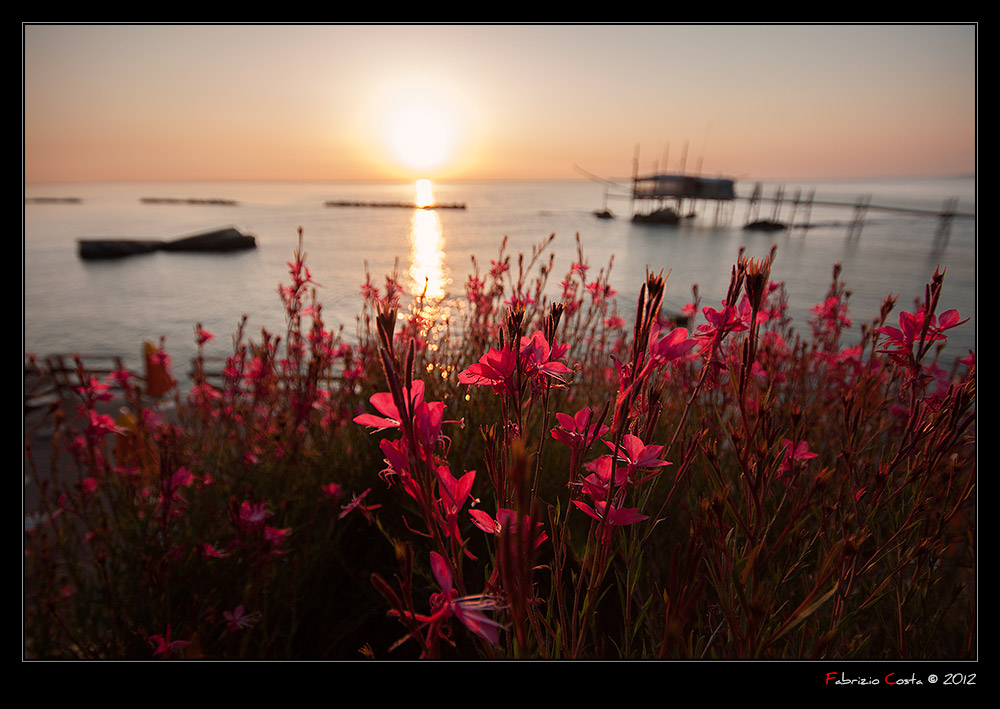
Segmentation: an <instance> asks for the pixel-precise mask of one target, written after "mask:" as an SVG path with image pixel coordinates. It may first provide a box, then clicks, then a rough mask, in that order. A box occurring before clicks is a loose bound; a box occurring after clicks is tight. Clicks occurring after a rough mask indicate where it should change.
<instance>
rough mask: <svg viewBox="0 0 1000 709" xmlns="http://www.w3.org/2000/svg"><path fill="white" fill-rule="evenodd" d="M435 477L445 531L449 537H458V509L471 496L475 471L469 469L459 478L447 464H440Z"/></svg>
mask: <svg viewBox="0 0 1000 709" xmlns="http://www.w3.org/2000/svg"><path fill="white" fill-rule="evenodd" d="M437 477H438V494H439V495H440V496H441V507H442V509H443V512H444V515H445V523H446V527H445V533H446V534H447V535H448V536H449V537H455V538H456V539H458V538H459V531H458V511H459V510H461V509H462V507H464V506H465V501H466V500H467V499H469V498H470V497H471V496H472V484H473V483H474V482H475V480H476V471H475V470H470V471H469V472H467V473H466V474H465V475H463V476H462V477H461V478H458V479H456V478H455V476H453V475H452V474H451V471H450V470H448V466H446V465H440V466H438V468H437Z"/></svg>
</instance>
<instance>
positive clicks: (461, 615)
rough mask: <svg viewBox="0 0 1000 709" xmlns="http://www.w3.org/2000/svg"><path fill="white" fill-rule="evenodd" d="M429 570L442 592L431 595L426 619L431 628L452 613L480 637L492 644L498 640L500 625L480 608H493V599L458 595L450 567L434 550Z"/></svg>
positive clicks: (494, 606) (494, 605)
mask: <svg viewBox="0 0 1000 709" xmlns="http://www.w3.org/2000/svg"><path fill="white" fill-rule="evenodd" d="M431 571H433V572H434V578H435V579H436V580H437V582H438V586H440V588H441V593H435V594H434V595H432V596H431V611H432V615H431V616H430V617H429V618H426V620H427V621H428V622H429V623H430V624H431V627H432V629H435V628H438V627H439V626H440V624H441V623H443V622H444V621H445V620H447V619H448V618H449V617H451V616H452V615H454V616H455V617H456V618H458V619H459V620H460V621H461V622H462V624H463V625H464V626H465V627H466V628H468V629H469V630H471V631H472V632H473V633H475V634H476V635H478V636H479V637H481V638H483V639H484V640H486V641H487V642H488V643H490V644H492V645H496V643H497V641H498V640H499V634H498V632H497V629H498V628H499V627H500V624H499V623H497V622H496V621H493V620H490V619H489V618H488V617H486V616H485V615H483V613H482V612H481V611H483V610H494V609H495V608H496V607H497V604H496V602H495V601H494V600H493V599H492V598H489V597H488V596H466V597H464V598H459V597H458V591H457V590H455V589H454V588H453V587H452V578H451V570H450V569H449V568H448V562H446V561H445V560H444V557H442V556H441V555H440V554H438V553H437V552H434V551H432V552H431Z"/></svg>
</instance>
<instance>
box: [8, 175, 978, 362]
mask: <svg viewBox="0 0 1000 709" xmlns="http://www.w3.org/2000/svg"><path fill="white" fill-rule="evenodd" d="M755 184H756V183H753V182H739V183H738V184H737V193H738V195H740V196H741V197H748V196H749V195H750V194H751V192H752V191H753V188H754V185H755ZM433 187H434V197H435V199H436V200H437V202H439V203H463V204H465V205H466V208H465V209H439V210H415V209H406V208H372V207H329V206H325V203H326V202H327V201H328V200H336V201H347V200H357V201H363V202H413V201H414V199H415V188H414V183H412V182H406V183H404V182H396V183H376V182H371V183H347V182H325V183H320V182H270V183H265V182H211V183H209V182H205V183H194V182H190V183H184V182H171V183H122V184H111V183H64V184H28V185H25V187H24V192H25V197H26V203H25V205H24V212H23V242H22V248H23V269H24V270H23V346H24V352H25V353H33V354H37V355H39V356H44V355H47V354H50V353H72V352H78V353H83V354H88V355H120V356H123V357H124V358H125V361H126V363H127V364H128V366H130V367H135V368H136V369H139V368H141V362H142V359H141V350H142V344H143V342H144V341H147V340H149V341H153V342H158V341H159V339H160V337H161V336H162V337H165V338H166V339H165V343H166V347H167V350H168V352H169V353H170V354H171V356H172V357H173V358H174V361H175V363H176V365H175V366H176V369H177V371H178V373H182V372H183V371H186V366H187V365H186V363H187V362H189V361H190V358H191V357H192V356H193V355H194V353H195V344H194V327H195V325H196V324H197V323H201V324H202V325H203V327H204V328H205V329H207V330H208V331H210V332H212V333H214V334H215V338H214V339H213V340H212V341H211V342H210V343H209V350H208V354H210V355H216V356H225V355H227V354H229V353H231V351H232V338H231V335H233V334H234V333H235V331H236V327H237V324H238V322H239V321H240V318H241V316H242V315H244V314H246V315H248V316H249V329H248V334H249V335H251V336H254V337H257V336H259V331H260V328H261V327H266V328H268V329H269V330H270V331H272V332H275V333H281V332H282V331H283V329H284V316H283V311H282V308H281V302H280V300H279V297H278V295H277V288H278V286H279V284H288V283H289V282H290V277H289V274H288V266H287V262H289V261H290V260H292V257H293V252H294V250H295V248H296V247H297V245H298V229H299V227H301V228H302V229H303V234H304V241H303V246H304V251H305V253H306V265H307V267H308V268H309V271H310V272H311V274H312V277H313V279H314V280H315V281H316V282H317V283H319V284H320V286H321V288H320V290H319V294H320V299H321V301H322V303H323V306H324V311H323V312H324V318H325V320H326V322H327V325H328V326H333V327H336V326H338V325H341V324H342V325H343V326H344V333H343V336H344V339H345V340H347V341H352V340H353V339H354V338H355V333H356V319H357V314H358V313H359V312H360V310H361V304H362V299H361V295H360V286H361V284H362V283H363V282H364V280H365V273H366V269H367V270H368V271H369V272H370V273H371V274H372V276H373V278H375V279H376V281H378V282H382V280H383V276H384V275H385V274H387V273H389V272H391V271H393V270H394V269H396V270H397V271H398V273H399V275H400V277H401V278H402V279H403V282H404V283H405V284H407V286H408V287H409V286H412V287H414V288H418V287H423V285H424V283H425V279H427V280H426V282H427V283H428V284H429V287H430V289H431V290H432V291H434V290H435V289H438V290H439V291H440V292H441V293H442V294H444V295H445V296H448V295H453V296H460V295H462V293H463V292H464V284H465V281H466V279H467V277H468V275H469V274H470V273H471V269H472V265H473V264H472V257H473V256H475V257H476V258H477V259H478V261H479V264H480V268H481V269H482V270H483V271H485V270H487V269H488V268H489V264H490V260H491V259H495V258H497V254H498V250H499V248H500V245H501V242H502V241H503V239H504V237H507V238H508V247H507V250H508V253H510V254H512V255H513V256H514V263H515V264H516V257H517V254H518V253H525V254H530V253H531V250H532V248H533V247H534V246H536V245H537V244H539V243H540V242H542V241H544V240H545V239H546V238H547V237H548V236H549V235H550V234H555V240H554V241H553V242H552V244H551V247H550V248H551V250H552V251H553V252H554V253H555V257H556V258H555V273H554V274H553V277H552V279H551V283H552V285H553V287H554V288H558V283H559V281H560V280H561V279H562V274H564V273H566V271H568V269H569V268H570V267H571V265H572V264H573V262H574V261H576V260H577V251H576V239H575V236H576V234H579V235H580V240H581V242H582V244H583V250H584V257H585V259H586V261H587V262H588V264H589V266H590V274H592V275H593V274H596V273H597V272H598V271H599V270H600V269H602V268H604V269H607V268H608V265H609V262H610V261H611V259H612V258H613V266H612V268H611V284H612V286H613V287H614V288H615V289H616V290H617V292H618V298H619V306H620V308H621V310H622V311H623V312H627V311H628V310H629V309H630V308H634V301H635V299H636V297H637V294H638V290H639V286H640V284H641V283H642V282H643V280H644V278H645V274H646V271H647V268H648V269H651V270H653V271H659V270H660V269H663V271H664V272H665V273H667V272H669V277H668V279H667V294H666V298H665V307H666V308H667V309H669V310H673V311H679V310H680V309H681V307H682V306H683V305H684V304H685V303H686V302H687V301H689V300H691V291H692V286H694V285H695V284H697V286H698V288H699V291H700V294H701V299H702V305H711V306H717V305H718V303H719V301H720V300H721V299H722V297H723V296H724V295H725V291H726V287H727V285H728V283H729V277H730V272H731V269H732V266H733V264H734V263H735V261H736V259H737V256H738V254H739V251H740V248H741V247H745V253H746V254H747V255H748V256H750V257H763V256H766V255H767V254H768V252H769V251H770V250H771V247H772V245H776V246H777V255H776V260H775V262H774V267H773V270H772V279H773V280H778V281H783V282H784V283H785V285H786V288H787V290H788V293H789V305H790V312H791V314H792V316H793V318H794V321H795V323H796V324H797V327H798V328H799V329H800V330H801V331H802V332H808V331H809V327H808V318H809V309H810V308H811V307H812V306H813V305H815V304H817V303H819V302H821V301H822V300H823V299H824V297H825V294H826V292H827V290H828V289H829V287H830V281H831V275H832V270H833V266H834V264H836V263H840V264H842V276H841V277H842V279H843V280H844V281H846V284H847V287H848V289H849V290H850V291H851V297H850V305H851V315H852V316H853V319H854V328H855V331H857V330H858V329H859V328H860V325H861V324H862V323H864V322H868V321H870V320H871V319H873V318H874V317H875V315H876V314H877V313H878V309H879V307H880V305H881V303H882V301H883V299H884V298H885V297H886V296H887V295H890V294H891V295H896V296H898V298H899V301H898V305H897V312H898V310H901V309H906V310H912V309H913V307H912V306H913V303H914V300H915V299H917V298H922V296H923V293H924V286H925V284H926V283H927V282H928V280H929V279H930V277H931V275H932V274H933V273H934V270H935V268H937V267H938V266H940V267H941V268H942V269H947V271H946V276H945V284H944V294H943V296H942V299H941V304H940V306H939V312H940V311H942V310H945V309H949V308H957V309H958V310H959V311H960V312H961V314H962V316H963V317H968V318H970V320H969V322H968V323H966V324H965V325H963V326H962V327H960V328H958V329H957V330H954V331H952V333H951V337H950V339H949V344H948V350H947V353H948V356H949V357H954V356H964V355H965V354H967V353H968V351H969V350H975V349H976V304H977V295H976V294H977V268H976V254H977V249H976V247H977V238H976V234H977V231H976V220H975V219H974V218H963V217H958V218H955V219H954V220H953V221H952V223H951V225H950V229H949V230H948V233H947V235H946V236H942V235H941V234H939V233H938V229H939V222H940V220H939V219H938V218H936V217H934V216H920V215H910V214H905V213H900V212H894V211H883V210H881V209H878V207H882V206H892V207H909V208H917V209H927V210H935V211H940V209H941V208H942V206H943V205H944V203H945V201H946V200H948V199H950V198H957V199H958V203H957V211H958V212H959V213H960V214H971V215H974V214H975V212H976V194H977V192H976V182H975V179H974V178H972V177H966V178H959V177H954V178H951V177H946V178H933V179H931V178H926V179H905V180H904V179H884V180H867V181H836V182H796V183H792V182H789V183H764V184H763V192H762V193H763V196H764V197H765V200H767V201H763V202H761V203H760V204H759V212H758V213H757V216H758V217H759V218H761V219H771V218H776V219H778V220H781V221H786V222H789V221H792V220H793V218H794V220H795V221H797V222H802V221H804V220H805V219H806V218H808V220H809V222H810V223H811V224H812V225H813V226H812V227H811V228H809V229H790V230H786V231H780V232H759V231H746V230H744V229H743V226H744V224H745V223H746V220H747V217H748V214H749V211H748V210H749V208H750V204H749V202H748V201H746V200H745V199H739V200H737V201H735V202H733V203H730V204H729V205H728V206H727V207H726V208H725V209H723V210H722V211H721V212H720V211H717V210H716V205H715V204H714V203H702V204H700V205H696V208H697V213H698V216H697V217H696V218H693V219H690V220H684V221H683V222H682V224H681V225H675V226H648V225H639V224H634V223H632V222H631V220H630V219H629V218H628V217H629V215H630V209H631V205H630V203H629V200H628V199H627V198H623V197H621V196H618V195H620V194H621V192H620V190H616V189H611V190H610V191H609V190H608V187H607V185H606V184H605V183H602V182H599V181H594V180H573V181H563V182H544V181H541V182H442V183H435V184H434V185H433ZM781 187H783V189H784V201H783V202H782V203H781V205H780V206H778V205H776V204H775V203H774V202H773V201H770V200H772V199H773V198H774V197H775V196H776V195H777V193H778V189H779V188H781ZM810 193H812V194H813V195H814V199H815V200H816V201H817V202H818V201H820V200H824V201H839V202H843V203H845V204H846V205H853V204H854V203H855V201H856V200H857V199H858V198H859V197H860V196H866V197H867V198H868V199H869V200H870V204H871V207H870V208H869V210H868V212H867V216H866V219H865V221H864V224H863V227H862V229H861V231H860V234H852V233H851V228H850V227H851V223H852V220H853V217H854V210H853V209H852V208H851V207H850V206H846V207H826V206H820V205H819V204H814V205H813V207H812V209H811V211H810V212H809V213H808V215H806V214H805V213H804V209H803V207H802V206H801V205H800V206H799V208H798V210H797V212H796V213H795V215H794V216H793V211H792V209H793V207H792V204H791V201H792V199H793V198H794V197H795V195H796V194H799V195H800V196H801V198H802V199H805V198H806V196H807V195H809V194H810ZM43 197H50V198H76V199H77V200H78V201H74V202H58V203H35V202H32V201H31V200H32V199H33V198H43ZM145 198H159V199H170V200H181V201H175V202H170V203H159V204H151V203H147V202H144V201H142V200H143V199H145ZM188 200H228V201H233V202H235V204H226V205H206V204H193V203H190V202H188ZM605 204H606V205H607V208H608V209H609V210H611V212H613V213H614V214H615V215H616V217H617V218H615V219H598V218H596V217H595V216H594V211H595V210H600V209H602V208H603V207H604V206H605ZM686 209H687V207H685V210H686ZM227 226H235V227H237V228H239V229H241V230H243V231H244V232H246V233H249V234H252V235H253V236H255V237H256V238H257V243H258V248H257V249H256V250H253V251H245V252H239V253H229V254H186V253H165V252H158V253H152V254H147V255H141V256H132V257H129V258H124V259H121V260H114V261H83V260H81V259H80V258H79V256H78V253H77V240H79V239H84V238H138V239H164V240H169V239H174V238H178V237H182V236H188V235H192V234H195V233H199V232H202V231H207V230H211V229H216V228H220V227H227ZM890 319H891V320H892V324H896V322H895V321H896V315H893V316H891V318H890ZM948 363H949V364H950V362H948Z"/></svg>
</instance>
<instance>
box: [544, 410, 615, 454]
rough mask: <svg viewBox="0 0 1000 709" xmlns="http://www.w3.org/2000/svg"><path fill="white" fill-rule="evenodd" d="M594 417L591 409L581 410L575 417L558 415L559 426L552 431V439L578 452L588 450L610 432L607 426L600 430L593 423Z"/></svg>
mask: <svg viewBox="0 0 1000 709" xmlns="http://www.w3.org/2000/svg"><path fill="white" fill-rule="evenodd" d="M593 416H594V412H593V411H591V410H590V408H589V407H585V408H582V409H580V410H579V411H577V412H576V413H575V414H574V415H573V416H570V415H569V414H563V413H556V420H557V421H558V422H559V426H558V427H556V428H553V429H552V437H553V438H555V439H556V440H557V441H559V442H560V443H565V444H566V445H567V446H569V447H570V448H575V449H577V450H583V449H585V448H588V447H589V446H590V445H591V444H592V443H593V442H594V441H595V440H597V439H598V438H600V437H601V436H603V435H604V434H605V433H607V431H608V427H607V426H606V425H602V426H601V427H600V428H598V427H597V424H596V423H591V420H592V419H593Z"/></svg>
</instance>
